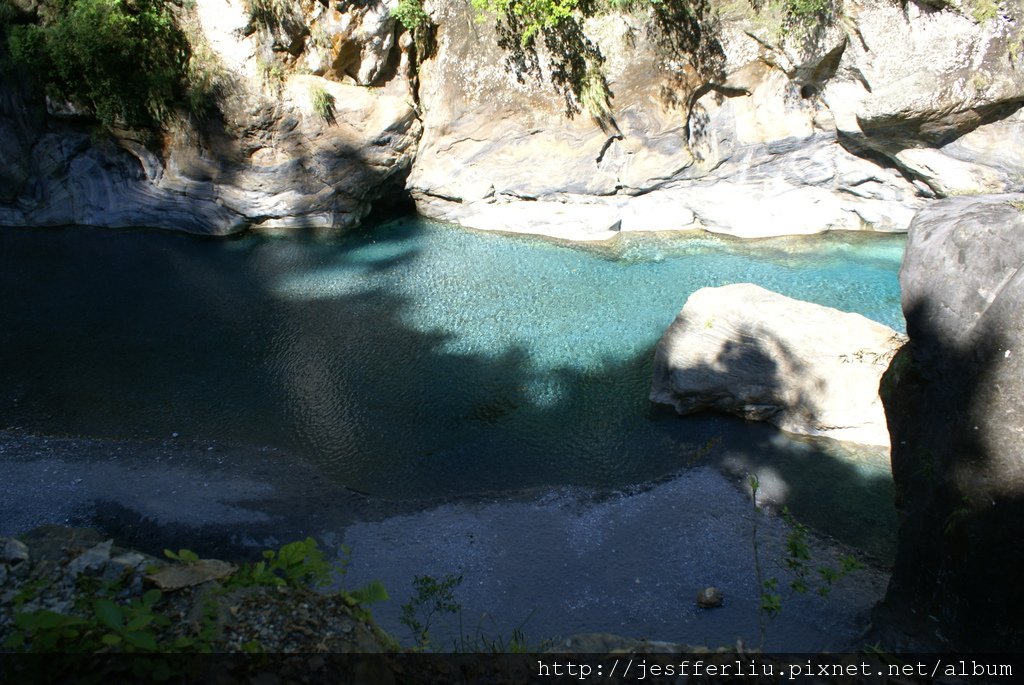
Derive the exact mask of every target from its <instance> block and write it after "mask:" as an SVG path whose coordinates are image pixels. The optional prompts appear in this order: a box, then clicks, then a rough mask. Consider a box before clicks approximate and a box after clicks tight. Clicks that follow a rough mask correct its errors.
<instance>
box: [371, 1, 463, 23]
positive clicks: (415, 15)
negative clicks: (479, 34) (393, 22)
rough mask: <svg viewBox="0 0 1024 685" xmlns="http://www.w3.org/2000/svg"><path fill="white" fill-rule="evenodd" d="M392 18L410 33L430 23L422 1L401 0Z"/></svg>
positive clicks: (392, 13)
mask: <svg viewBox="0 0 1024 685" xmlns="http://www.w3.org/2000/svg"><path fill="white" fill-rule="evenodd" d="M474 1H475V0H474ZM391 16H393V17H394V18H395V19H397V20H398V21H400V22H401V23H402V26H404V27H405V28H407V29H409V30H410V31H412V30H413V29H417V28H419V27H420V26H425V25H426V24H428V23H429V22H430V17H429V16H427V13H426V12H425V11H423V2H422V1H421V0H399V2H398V6H397V7H395V8H394V9H393V10H391Z"/></svg>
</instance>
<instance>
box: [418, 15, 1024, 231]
mask: <svg viewBox="0 0 1024 685" xmlns="http://www.w3.org/2000/svg"><path fill="white" fill-rule="evenodd" d="M430 7H431V8H432V18H433V20H434V21H436V22H437V24H438V33H437V37H438V42H437V52H436V55H435V56H434V57H433V58H431V59H430V60H428V61H427V62H425V63H424V64H423V65H422V68H421V71H420V77H421V87H420V91H419V92H420V97H421V102H422V105H423V112H424V114H423V123H424V135H423V138H422V140H421V143H420V150H419V153H418V155H417V158H416V162H415V164H414V168H413V173H412V175H411V177H410V181H409V189H410V191H411V193H412V195H413V197H414V198H415V200H416V203H417V207H418V208H419V210H420V211H421V212H423V213H424V214H426V215H428V216H432V217H436V218H442V219H447V220H451V221H456V222H460V223H464V224H466V225H470V226H473V227H476V228H489V229H493V230H500V231H512V232H532V233H543V234H548V235H553V236H557V237H561V238H571V239H577V240H598V239H605V238H608V237H610V236H612V235H614V234H615V232H617V231H632V230H647V231H651V230H688V229H706V230H710V231H715V232H720V233H727V234H732V235H737V236H741V237H763V236H770V235H780V234H809V233H819V232H822V231H827V230H861V229H867V230H874V231H903V230H906V228H907V226H908V225H909V224H910V221H911V218H912V217H913V215H914V212H915V211H917V210H918V209H920V208H921V207H922V206H924V205H925V204H926V202H927V201H928V200H929V199H932V198H934V197H937V196H945V195H952V194H965V193H979V192H993V191H999V192H1001V191H1007V190H1013V189H1018V188H1020V187H1021V183H1022V177H1021V174H1020V166H1019V163H1018V162H1015V161H1010V160H1014V159H1020V158H1021V156H1020V155H1019V154H1016V155H1015V154H1013V153H1009V154H1004V155H1001V156H999V157H997V158H993V157H992V156H991V155H990V152H991V148H992V145H991V141H992V140H993V137H994V136H1002V137H1005V138H1006V139H1007V142H1006V144H1007V145H1008V146H1010V147H1011V148H1012V149H1013V150H1016V148H1017V146H1019V145H1020V143H1019V142H1017V141H1018V140H1019V139H1020V137H1019V136H1017V137H1016V138H1014V137H1013V136H1006V135H1005V134H1006V132H1007V131H1006V130H1004V129H1005V128H1006V126H1005V125H1004V123H1003V121H1002V120H1003V119H1004V118H1005V117H1007V116H1010V115H1013V114H1014V112H1015V111H1016V110H1017V109H1018V108H1019V102H1020V100H1021V98H1022V97H1024V76H1022V75H1024V70H1021V69H1020V68H1019V66H1020V64H1019V63H1020V53H1021V51H1020V49H1019V48H1018V49H1016V50H1015V49H1014V47H1013V46H1014V45H1016V44H1015V43H1014V42H1013V41H1014V37H1013V35H1012V20H1009V19H1007V18H1003V17H995V18H992V19H990V20H987V21H984V22H979V21H977V20H976V19H975V18H974V17H972V16H969V13H968V12H967V11H966V10H965V11H964V12H956V11H954V10H952V9H947V10H944V11H935V10H934V9H930V8H921V7H918V6H917V5H914V4H913V3H911V4H910V5H907V6H905V7H901V6H898V5H892V4H891V3H886V2H874V1H871V0H869V1H867V2H861V3H856V4H854V5H850V6H847V7H846V8H845V10H844V12H845V13H844V15H843V16H842V17H840V18H838V19H837V20H836V21H835V22H834V23H832V24H829V23H823V24H820V25H818V26H817V27H816V28H815V30H814V31H813V36H814V37H813V38H809V39H806V40H805V39H804V38H803V37H799V38H798V37H797V36H798V34H800V31H799V30H795V31H790V33H789V35H790V39H786V38H785V35H786V34H785V32H783V31H782V30H781V23H780V22H781V21H783V20H782V19H781V18H780V17H777V16H773V14H772V10H771V9H765V10H763V11H762V13H754V12H753V11H752V10H750V8H749V7H739V6H731V5H730V6H724V7H721V8H719V14H718V18H717V20H716V21H713V20H712V19H711V16H710V15H708V16H705V17H701V16H700V12H698V11H697V10H694V14H693V17H697V19H695V20H694V19H693V17H691V19H690V21H691V23H692V26H690V28H692V29H694V32H693V33H692V34H691V35H690V42H691V44H689V45H687V46H686V49H684V50H682V51H680V50H679V49H678V48H679V35H678V33H673V30H675V31H679V30H680V27H678V26H677V27H675V29H672V28H671V27H668V28H666V27H665V26H664V25H661V26H659V25H658V22H657V20H656V19H655V18H653V17H655V16H656V13H653V14H648V15H646V16H636V15H612V16H605V17H600V18H593V19H589V20H587V21H586V22H585V23H584V25H583V28H584V34H585V35H584V38H583V39H582V41H583V43H584V44H586V42H587V41H590V45H592V46H593V47H595V48H596V51H597V53H599V54H600V56H601V57H600V59H603V60H604V62H603V67H602V71H603V74H604V76H605V78H606V79H607V85H608V90H609V95H610V97H609V100H608V102H607V111H606V112H605V113H603V114H602V115H600V116H597V117H595V116H594V115H593V114H592V113H591V112H592V109H591V110H589V111H588V109H587V107H586V106H584V105H583V104H581V97H580V96H581V92H578V89H577V91H574V90H573V87H572V84H571V78H570V79H569V82H567V81H566V78H567V75H568V76H569V77H571V76H572V75H573V71H572V70H573V68H574V65H573V64H572V63H568V62H567V60H565V59H563V58H560V57H559V52H558V50H557V47H558V46H556V45H555V44H552V45H549V46H548V48H547V49H545V48H544V47H543V45H542V44H543V43H544V41H541V40H538V45H541V47H539V48H538V49H537V50H536V52H530V51H529V50H521V49H520V50H516V49H515V48H514V46H513V47H512V48H509V47H508V44H507V37H506V47H505V48H499V47H497V45H496V44H497V42H498V40H499V39H500V38H502V37H505V34H503V33H501V32H500V31H497V30H496V29H495V27H494V25H493V21H487V22H483V23H481V22H479V21H474V17H473V13H472V10H471V9H468V8H467V7H466V6H463V5H460V4H458V3H452V2H437V3H432V4H431V5H430ZM1008 12H1009V14H1008V15H1007V16H1010V15H1014V16H1015V14H1014V13H1016V12H1018V9H1017V8H1016V7H1013V8H1010V9H1009V10H1008ZM467 26H472V27H473V31H469V30H467V29H466V28H465V27H467ZM694 36H697V38H694ZM595 59H596V58H595ZM577 66H578V65H577ZM1013 121H1016V120H1015V119H1014V120H1013ZM1011 125H1012V124H1011ZM988 127H995V128H992V129H991V130H987V128H988ZM970 136H973V137H974V140H973V141H968V140H967V139H968V137H970ZM961 139H963V140H964V142H963V143H961Z"/></svg>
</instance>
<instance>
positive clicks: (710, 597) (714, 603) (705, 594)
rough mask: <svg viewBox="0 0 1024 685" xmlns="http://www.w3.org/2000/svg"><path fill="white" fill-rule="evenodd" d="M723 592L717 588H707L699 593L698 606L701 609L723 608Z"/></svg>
mask: <svg viewBox="0 0 1024 685" xmlns="http://www.w3.org/2000/svg"><path fill="white" fill-rule="evenodd" d="M722 599H723V595H722V591H721V590H719V589H718V588H716V587H706V588H704V589H703V590H701V591H700V592H698V593H697V606H699V607H700V608H701V609H714V608H716V607H720V606H722Z"/></svg>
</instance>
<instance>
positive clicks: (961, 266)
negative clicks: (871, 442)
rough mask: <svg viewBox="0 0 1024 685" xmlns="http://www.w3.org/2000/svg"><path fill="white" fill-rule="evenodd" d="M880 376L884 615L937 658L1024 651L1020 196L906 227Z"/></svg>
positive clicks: (973, 204) (927, 213)
mask: <svg viewBox="0 0 1024 685" xmlns="http://www.w3.org/2000/svg"><path fill="white" fill-rule="evenodd" d="M900 286H901V288H902V297H903V312H904V315H905V316H906V319H907V332H908V334H909V336H910V342H909V343H908V344H907V345H906V346H905V347H904V348H903V350H901V351H900V353H899V354H898V355H897V356H896V357H895V359H894V360H893V362H892V365H891V366H890V368H889V370H888V371H887V373H886V375H885V376H884V378H883V382H882V399H883V401H884V403H885V410H886V415H887V417H888V421H889V428H890V432H891V434H892V440H893V444H892V470H893V479H894V481H895V484H896V492H897V507H898V508H899V510H900V515H901V524H900V530H899V536H898V547H897V556H896V562H895V566H894V568H893V576H892V580H891V582H890V585H889V590H888V594H887V597H886V600H885V604H884V606H883V609H882V610H883V612H886V613H888V615H889V617H890V619H891V618H892V617H895V618H896V620H898V621H902V622H903V623H905V624H908V625H909V627H911V628H916V629H917V630H918V631H922V632H923V634H924V635H925V636H926V637H928V638H931V639H932V640H933V641H935V642H937V643H938V644H939V645H940V646H945V647H946V648H957V649H970V650H977V651H982V650H984V651H987V652H1000V651H1017V652H1018V653H1019V652H1020V651H1021V650H1022V649H1024V628H1022V625H1024V624H1022V623H1021V616H1024V584H1022V583H1021V582H1020V574H1021V569H1022V568H1024V546H1022V544H1021V540H1024V409H1022V406H1021V398H1022V397H1024V195H996V196H983V197H975V198H967V197H965V198H953V199H949V200H945V201H942V202H940V203H937V204H935V205H933V206H931V207H929V208H928V209H926V210H924V211H922V212H921V213H920V214H918V216H917V217H916V218H915V219H914V222H913V224H912V225H911V228H910V233H909V236H908V241H907V248H906V255H905V257H904V261H903V267H902V269H901V271H900Z"/></svg>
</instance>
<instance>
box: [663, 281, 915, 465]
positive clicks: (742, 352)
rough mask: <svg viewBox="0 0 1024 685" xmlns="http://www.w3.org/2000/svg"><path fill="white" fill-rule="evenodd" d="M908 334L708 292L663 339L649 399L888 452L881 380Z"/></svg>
mask: <svg viewBox="0 0 1024 685" xmlns="http://www.w3.org/2000/svg"><path fill="white" fill-rule="evenodd" d="M903 341H904V337H903V336H902V335H900V334H899V333H897V332H896V331H894V330H892V329H891V328H889V327H888V326H884V325H882V324H880V323H876V322H874V321H871V320H869V319H866V318H865V317H863V316H861V315H859V314H850V313H846V312H841V311H838V310H835V309H831V308H829V307H823V306H821V305H817V304H812V303H810V302H802V301H800V300H794V299H791V298H789V297H785V296H783V295H779V294H777V293H773V292H771V291H768V290H765V289H764V288H760V287H758V286H756V285H752V284H749V283H739V284H735V285H728V286H723V287H721V288H702V289H701V290H698V291H697V292H695V293H694V294H693V295H691V296H690V298H689V299H688V300H687V302H686V305H685V306H684V307H683V310H682V311H681V312H680V313H679V315H678V316H677V317H676V320H675V321H674V322H673V323H672V325H671V326H670V327H669V329H668V330H667V331H666V332H665V334H664V335H663V336H662V338H661V341H660V342H659V343H658V347H657V349H656V351H655V356H654V378H653V382H652V385H651V400H652V401H654V402H659V403H662V404H669V405H672V406H674V407H675V408H676V411H677V412H679V413H680V414H690V413H694V412H698V411H702V410H707V409H713V410H718V411H724V412H728V413H731V414H736V415H738V416H742V417H744V418H746V419H750V420H754V421H768V422H770V423H773V424H775V425H776V426H778V427H780V428H782V429H783V430H786V431H789V432H791V433H802V434H805V435H821V436H825V437H830V438H834V439H837V440H846V441H850V442H859V443H865V444H873V445H887V444H888V442H889V434H888V431H887V428H886V423H885V415H884V413H883V410H882V404H881V401H880V400H879V397H878V382H879V378H880V377H881V375H882V372H883V371H885V369H886V367H887V366H888V364H889V360H890V359H891V358H892V356H893V354H895V352H896V350H897V349H898V348H899V347H900V345H902V344H903Z"/></svg>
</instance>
